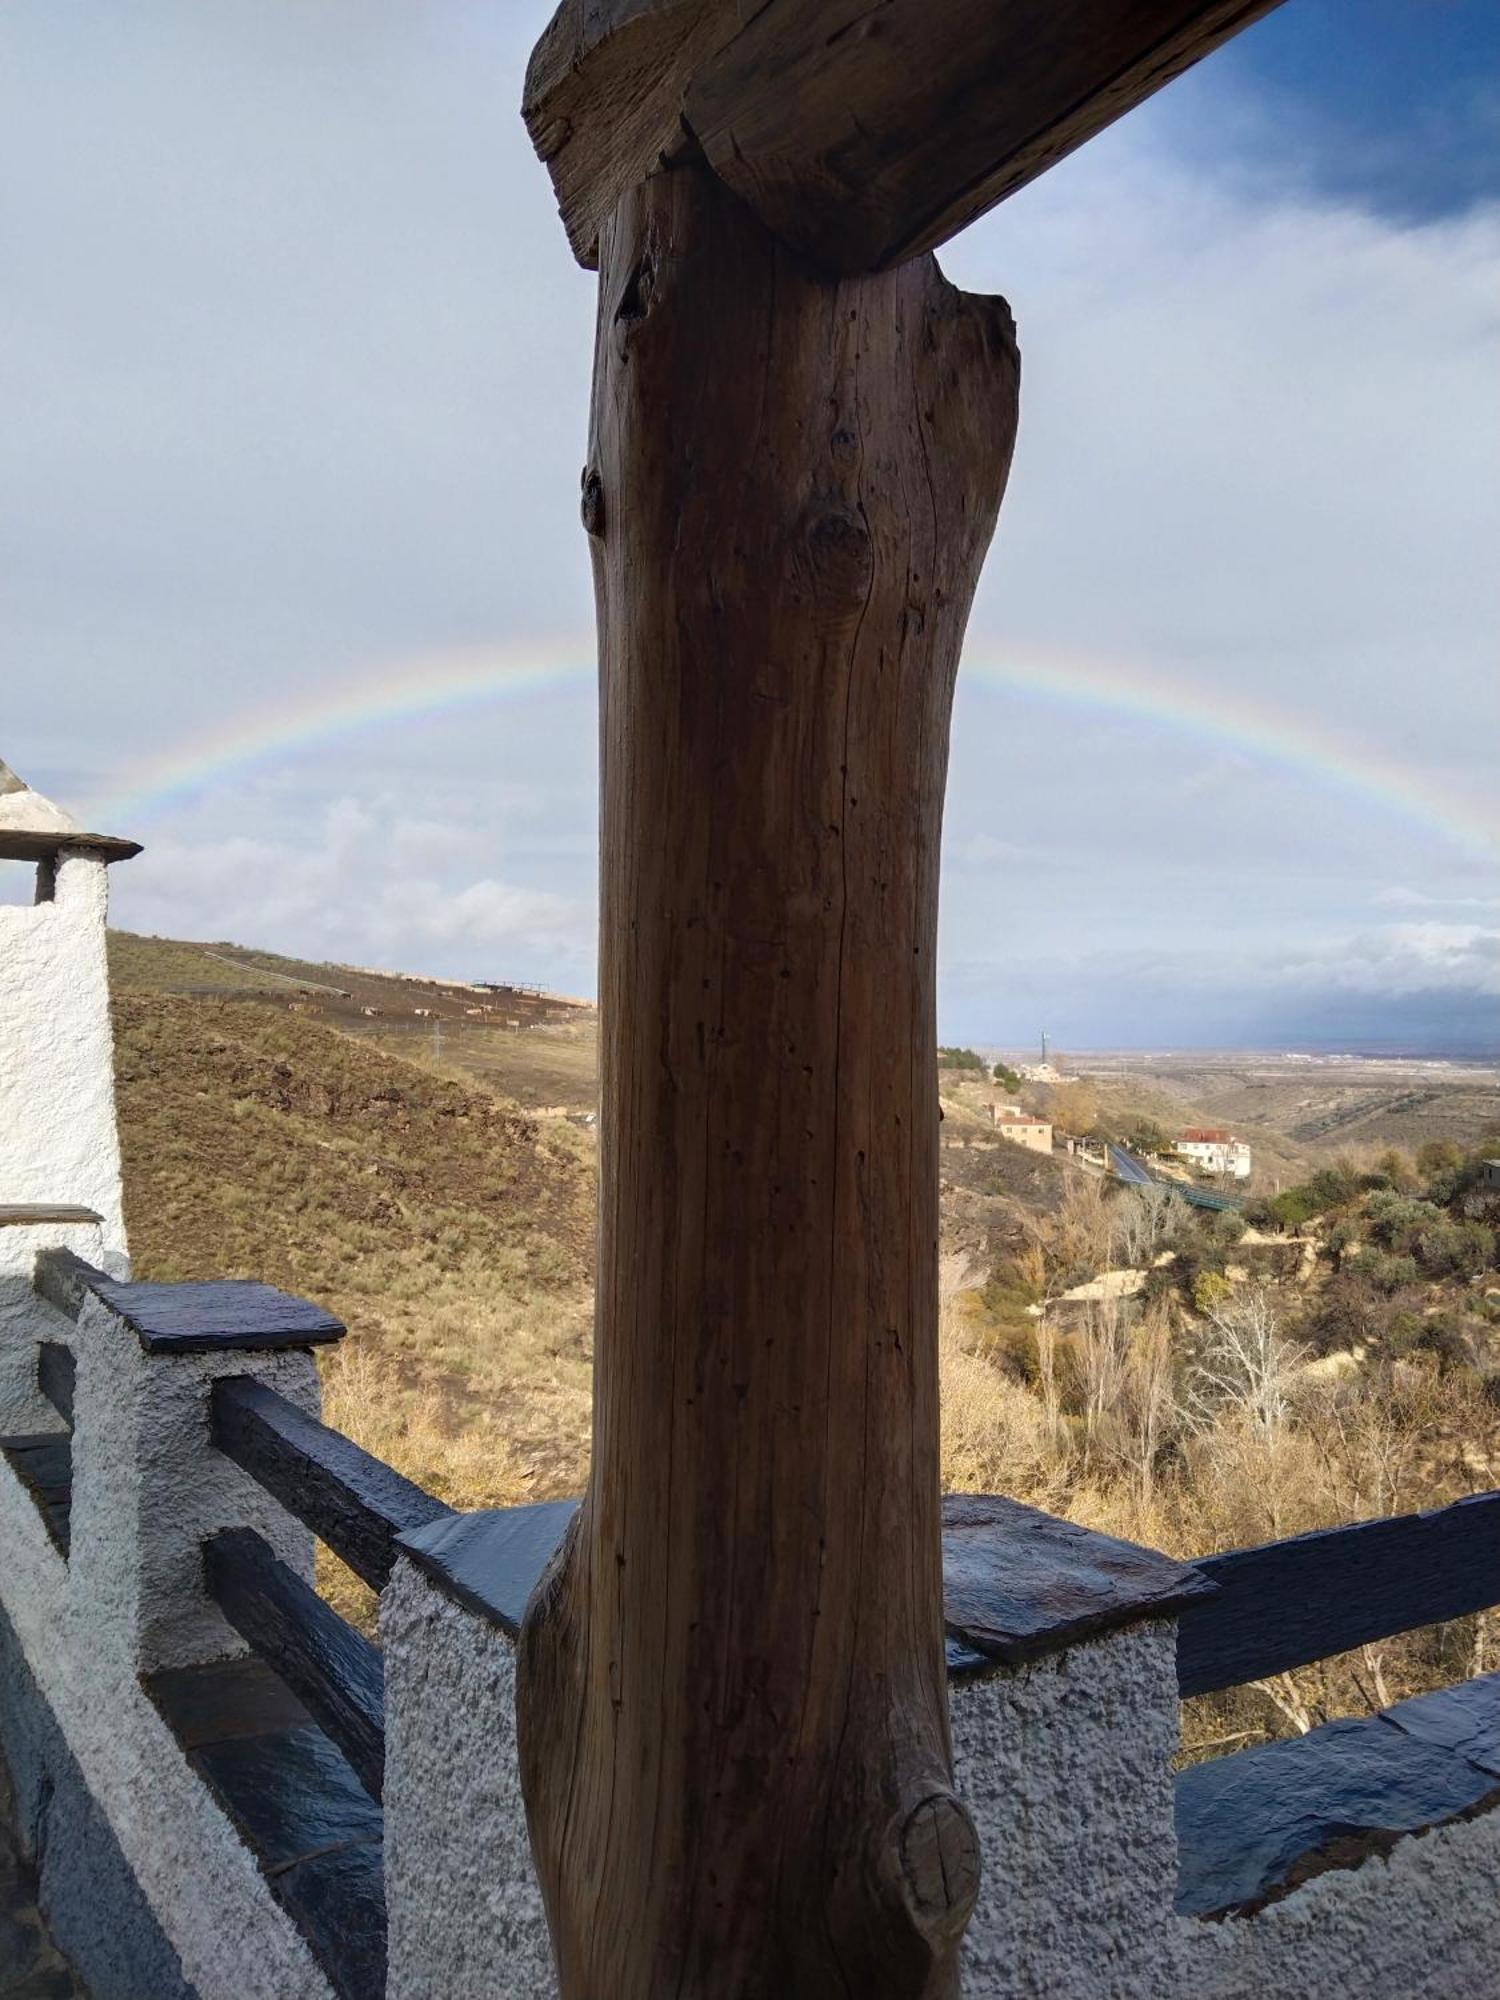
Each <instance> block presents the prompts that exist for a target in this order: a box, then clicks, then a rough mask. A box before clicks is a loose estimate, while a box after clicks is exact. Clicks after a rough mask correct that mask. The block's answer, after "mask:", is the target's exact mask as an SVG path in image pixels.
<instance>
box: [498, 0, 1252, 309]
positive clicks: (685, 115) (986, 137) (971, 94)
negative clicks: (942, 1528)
mask: <svg viewBox="0 0 1500 2000" xmlns="http://www.w3.org/2000/svg"><path fill="white" fill-rule="evenodd" d="M1278 4H1279V0H764V4H762V5H760V6H759V7H754V8H747V7H745V6H744V5H743V4H742V0H564V4H563V5H562V6H561V7H560V8H559V10H558V13H557V15H556V16H555V17H554V20H553V22H552V25H551V26H550V27H549V29H548V30H547V33H546V34H545V35H544V36H543V38H542V41H541V43H540V44H539V45H538V48H537V51H536V54H535V56H534V58H533V61H532V66H531V70H530V72H529V74H528V77H527V84H526V93H525V99H524V104H523V109H524V111H525V115H526V120H527V123H528V125H529V127H530V129H531V133H532V137H533V139H534V140H535V142H536V145H537V149H538V151H539V152H540V154H541V156H542V158H543V159H544V160H545V161H546V162H547V164H548V167H549V169H550V170H551V173H552V177H553V182H554V185H555V187H556V189H557V194H558V200H559V204H560V207H561V209H562V215H563V221H564V224H565V226H566V227H567V230H568V235H569V239H570V241H571V242H572V244H573V247H574V250H575V252H576V253H577V255H578V256H579V258H580V260H581V261H582V262H584V263H585V264H590V265H592V264H593V263H594V262H595V251H596V245H597V241H598V233H599V226H600V223H601V222H602V220H603V218H604V217H605V216H607V215H608V214H609V213H610V212H611V211H612V209H613V207H614V204H615V202H616V201H617V200H618V199H619V197H620V195H621V194H622V193H624V192H625V190H626V189H627V188H629V187H631V186H633V185H634V184H635V183H636V182H637V181H639V180H641V179H643V178H644V177H645V176H646V174H648V173H649V172H651V171H652V169H653V168H654V166H655V165H656V163H657V161H658V159H659V158H660V157H661V156H662V155H664V154H665V155H668V156H673V155H675V154H676V153H677V152H679V151H680V149H681V147H682V145H683V143H684V141H686V140H689V139H691V140H693V141H695V142H696V143H697V145H699V146H700V147H701V148H702V150H703V152H704V154H705V156H706V157H707V159H708V161H709V163H710V164H711V165H712V166H713V168H714V170H715V171H716V172H717V173H718V174H719V175H720V176H721V177H722V178H723V180H724V181H725V182H726V184H727V185H728V186H730V187H731V188H733V189H734V191H735V193H736V194H738V195H739V196H740V197H741V198H742V199H743V200H744V201H746V202H748V203H749V205H750V206H751V208H752V209H754V211H755V213H756V214H757V215H758V216H759V217H760V219H761V220H762V221H763V222H764V223H765V224H766V226H767V227H768V228H770V229H772V230H774V231H775V233H776V234H777V235H778V236H780V237H781V238H782V240H783V241H784V242H787V243H790V244H792V245H794V246H795V247H796V248H797V249H799V250H801V251H802V252H803V253H804V254H805V255H807V256H808V257H810V258H812V259H813V261H814V262H816V263H818V264H819V265H821V266H822V267H823V268H824V269H826V270H830V271H839V272H848V273H852V272H858V271H877V270H885V269H887V268H889V267H890V266H892V265H894V264H899V263H901V262H902V261H904V260H905V259H906V258H908V257H912V256H915V255H917V254H918V253H919V252H921V251H923V250H927V249H933V248H935V247H936V246H937V245H939V244H941V243H943V242H945V241H946V240H947V239H948V238H949V237H950V236H952V235H954V234H955V233H956V232H957V231H958V230H960V229H962V228H963V227H964V226H965V225H966V224H967V223H970V222H972V221H973V220H974V218H975V217H976V216H979V215H982V214H983V213H984V212H985V210H986V209H989V208H992V207H993V206H994V205H995V204H996V203H997V202H999V201H1003V200H1004V199H1005V197H1006V196H1007V195H1009V194H1013V193H1014V192H1015V191H1016V189H1017V188H1020V187H1024V186H1025V184H1026V183H1027V182H1028V181H1030V180H1034V179H1035V178H1036V176H1037V175H1038V174H1040V173H1043V172H1044V171H1045V170H1046V169H1047V168H1048V167H1050V166H1052V165H1054V164H1055V163H1056V162H1057V161H1058V160H1060V159H1062V158H1063V157H1064V156H1065V155H1066V154H1068V153H1070V152H1072V151H1073V150H1074V148H1075V147H1077V146H1079V145H1081V144H1082V143H1083V142H1084V140H1086V139H1089V138H1092V137H1093V135H1094V134H1095V133H1096V132H1099V131H1102V130H1103V129H1104V127H1105V126H1106V125H1109V124H1111V123H1113V121H1114V120H1115V119H1116V118H1119V117H1120V116H1122V115H1123V114H1124V113H1125V112H1127V111H1129V110H1131V109H1132V108H1133V107H1134V106H1135V105H1137V104H1139V103H1141V102H1142V100H1143V99H1145V98H1147V97H1149V96H1151V95H1152V93H1153V92H1155V91H1157V90H1159V89H1160V88H1161V87H1162V85H1163V84H1165V83H1167V82H1169V81H1170V80H1171V79H1172V78H1173V77H1174V76H1178V75H1180V74H1181V72H1182V71H1183V70H1185V69H1188V68H1190V67H1191V66H1192V65H1193V64H1194V63H1196V62H1198V61H1199V60H1201V58H1202V57H1204V56H1205V55H1207V54H1209V53H1210V51H1212V50H1213V49H1215V48H1217V47H1219V45H1220V44H1221V43H1223V42H1225V41H1227V40H1228V39H1229V38H1230V37H1231V36H1232V35H1235V34H1237V33H1238V32H1239V31H1240V30H1241V29H1243V28H1246V27H1248V26H1249V25H1250V24H1251V23H1252V22H1254V21H1257V20H1259V19H1260V18H1261V17H1262V16H1263V15H1265V14H1268V13H1269V12H1270V11H1271V9H1272V8H1273V7H1274V6H1276V5H1278Z"/></svg>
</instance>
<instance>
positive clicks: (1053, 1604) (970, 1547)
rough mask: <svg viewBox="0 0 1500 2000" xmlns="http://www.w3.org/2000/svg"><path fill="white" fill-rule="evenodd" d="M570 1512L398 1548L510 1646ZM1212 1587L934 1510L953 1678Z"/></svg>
mask: <svg viewBox="0 0 1500 2000" xmlns="http://www.w3.org/2000/svg"><path fill="white" fill-rule="evenodd" d="M577 1507H578V1502H577V1501H576V1500H550V1501H543V1502H541V1503H539V1504H537V1505H533V1506H530V1507H506V1508H495V1509H489V1510H486V1511H484V1512H480V1513H473V1514H455V1515H452V1516H451V1517H450V1518H448V1519H447V1520H442V1521H434V1522H433V1523H431V1525H430V1526H427V1527H422V1528H414V1529H412V1530H411V1531H410V1532H408V1533H406V1534H403V1535H398V1536H397V1538H396V1542H397V1546H398V1547H399V1548H400V1549H401V1550H402V1551H403V1552H404V1553H405V1554H406V1555H408V1556H410V1558H411V1559H412V1561H413V1562H414V1563H416V1565H417V1566H418V1568H419V1569H421V1570H422V1571H423V1573H424V1574H425V1575H426V1576H427V1577H428V1578H429V1579H430V1580H431V1581H432V1583H433V1584H435V1585H436V1586H437V1588H438V1589H439V1590H441V1591H442V1592H443V1593H444V1594H445V1595H446V1596H448V1597H451V1598H453V1599H454V1600H455V1601H456V1602H457V1603H459V1604H462V1605H464V1606H465V1607H466V1608H467V1609H468V1610H470V1611H473V1612H476V1613H477V1614H478V1615H479V1616H480V1617H482V1618H487V1619H489V1620H490V1621H491V1622H492V1623H493V1624H495V1625H498V1626H499V1627H500V1628H501V1630H502V1631H504V1632H507V1633H508V1634H509V1635H510V1636H511V1637H512V1638H514V1637H515V1636H516V1634H517V1633H518V1632H519V1630H520V1626H521V1619H522V1616H523V1614H524V1612H525V1609H526V1602H527V1599H528V1598H529V1597H530V1595H531V1593H532V1590H533V1589H534V1588H535V1586H536V1582H537V1579H538V1578H539V1577H540V1576H541V1574H542V1571H543V1570H544V1569H545V1568H546V1566H547V1564H548V1563H549V1562H550V1561H551V1559H552V1556H553V1554H554V1552H555V1551H556V1549H557V1547H558V1544H559V1543H560V1542H561V1540H562V1538H563V1534H564V1532H565V1531H566V1529H567V1526H568V1523H569V1522H570V1521H571V1520H572V1518H573V1515H574V1513H575V1512H576V1511H577ZM1214 1588H1215V1586H1214V1585H1213V1584H1212V1583H1210V1582H1209V1581H1208V1580H1207V1578H1205V1577H1203V1576H1202V1575H1200V1574H1199V1572H1198V1571H1197V1570H1195V1569H1193V1568H1192V1567H1191V1566H1190V1565H1189V1564H1187V1563H1179V1562H1174V1561H1173V1560H1172V1559H1171V1557H1169V1556H1164V1555H1159V1554H1158V1553H1157V1552H1156V1550H1154V1549H1145V1548H1140V1547H1138V1546H1137V1545H1136V1544H1135V1543H1133V1542H1122V1541H1117V1540H1116V1539H1115V1537H1114V1536H1112V1535H1100V1534H1096V1533H1094V1532H1093V1531H1092V1530H1091V1529H1088V1528H1080V1527H1078V1526H1076V1525H1075V1524H1074V1523H1073V1522H1071V1521H1060V1520H1057V1519H1056V1518H1055V1517H1054V1516H1052V1515H1050V1514H1043V1513H1040V1512H1039V1511H1038V1510H1037V1509H1036V1508H1034V1507H1025V1506H1022V1505H1021V1503H1020V1502H1019V1501H1015V1500H1004V1499H999V1498H995V1497H993V1496H990V1495H978V1494H954V1495H951V1496H950V1497H949V1498H948V1499H946V1500H945V1501H944V1502H943V1597H944V1621H945V1625H946V1629H947V1635H948V1643H947V1654H948V1666H949V1671H950V1672H951V1673H952V1674H954V1675H956V1676H959V1677H962V1678H968V1677H970V1676H973V1675H976V1674H981V1673H985V1672H989V1671H993V1670H994V1669H996V1668H998V1667H1003V1666H1017V1665H1022V1664H1024V1663H1025V1662H1026V1661H1028V1660H1035V1659H1039V1658H1041V1657H1043V1656H1044V1655H1045V1654H1048V1653H1055V1652H1059V1651H1061V1650H1062V1648H1063V1647H1065V1646H1070V1645H1074V1644H1076V1643H1077V1642H1078V1641H1079V1640H1081V1639H1090V1638H1096V1637H1098V1636H1099V1635H1100V1634H1101V1633H1104V1632H1109V1631H1114V1630H1117V1629H1118V1628H1120V1627H1121V1626H1125V1625H1129V1624H1133V1623H1136V1622H1139V1621H1141V1620H1143V1619H1149V1618H1168V1617H1171V1616H1173V1615H1174V1614H1175V1613H1176V1611H1177V1610H1178V1609H1179V1608H1180V1607H1181V1606H1182V1605H1184V1604H1189V1603H1192V1602H1194V1601H1196V1600H1197V1599H1198V1598H1200V1597H1205V1596H1208V1595H1211V1594H1212V1592H1213V1590H1214Z"/></svg>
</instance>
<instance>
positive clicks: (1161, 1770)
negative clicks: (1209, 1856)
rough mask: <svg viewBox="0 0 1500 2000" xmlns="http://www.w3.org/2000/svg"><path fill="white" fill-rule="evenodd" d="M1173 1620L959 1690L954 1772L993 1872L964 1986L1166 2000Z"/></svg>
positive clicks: (1033, 1995) (984, 1887) (998, 1999)
mask: <svg viewBox="0 0 1500 2000" xmlns="http://www.w3.org/2000/svg"><path fill="white" fill-rule="evenodd" d="M1176 1633H1177V1628H1176V1625H1175V1624H1174V1623H1171V1622H1164V1621H1156V1622H1153V1623H1151V1624H1145V1625H1137V1626H1134V1627H1132V1628H1130V1629H1128V1630H1126V1631H1123V1632H1117V1633H1111V1634H1110V1635H1108V1636H1107V1637H1105V1638H1102V1639H1097V1640H1093V1641H1091V1642H1089V1643H1088V1644H1085V1645H1080V1646H1073V1647H1070V1648H1069V1649H1068V1650H1067V1651H1065V1652H1062V1653H1058V1654H1055V1655H1053V1656H1052V1657H1051V1658H1049V1659H1045V1660H1040V1661H1038V1662H1036V1663H1035V1664H1034V1665H1032V1666H1027V1667H1017V1668H1013V1669H1008V1670H1005V1671H1002V1672H1000V1673H997V1674H992V1675H989V1676H987V1677H986V1678H985V1679H983V1680H979V1681H968V1682H961V1683H959V1684H957V1685H956V1686H955V1687H954V1688H953V1690H952V1696H951V1700H950V1709H951V1713H952V1718H953V1762H954V1779H955V1782H956V1785H957V1788H958V1792H959V1796H960V1797H961V1798H962V1799H963V1801H964V1803H965V1804H966V1805H967V1806H968V1808H969V1811H970V1812H971V1813H972V1814H973V1816H974V1822H975V1825H976V1826H977V1827H978V1829H979V1838H980V1844H981V1851H982V1854H983V1864H984V1874H983V1880H982V1883H981V1886H980V1892H979V1902H978V1906H977V1908H976V1909H975V1913H974V1917H973V1920H972V1922H971V1923H970V1925H969V1930H968V1934H967V1937H966V1938H965V1941H964V1959H963V1963H964V1989H963V1990H964V1994H965V2000H1164V1997H1165V1996H1166V1995H1167V1994H1169V1993H1170V1992H1172V1991H1173V1990H1174V1988H1173V1985H1172V1981H1173V1978H1174V1976H1175V1975H1174V1971H1173V1962H1174V1958H1175V1952H1176V1944H1177V1927H1176V1924H1175V1920H1174V1919H1173V1916H1172V1897H1173V1891H1174V1889H1175V1878H1176V1870H1177V1846H1176V1838H1175V1835H1174V1832H1173V1816H1172V1772H1171V1762H1172V1757H1173V1755H1174V1753H1175V1751H1176V1748H1177V1733H1178V1731H1177V1717H1178V1702H1177V1657H1176Z"/></svg>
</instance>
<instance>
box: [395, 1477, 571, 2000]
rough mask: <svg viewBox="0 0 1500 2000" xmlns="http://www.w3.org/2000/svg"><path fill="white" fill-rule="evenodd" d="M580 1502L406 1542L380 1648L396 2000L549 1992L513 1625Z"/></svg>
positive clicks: (439, 1529) (456, 1524)
mask: <svg viewBox="0 0 1500 2000" xmlns="http://www.w3.org/2000/svg"><path fill="white" fill-rule="evenodd" d="M572 1513H573V1503H572V1502H571V1501H568V1502H555V1503H550V1504H546V1505H543V1506H537V1507H517V1508H512V1509H508V1510H506V1511H505V1512H500V1513H482V1514H466V1515H459V1516H456V1517H454V1518H453V1519H450V1520H446V1521H439V1522H436V1523H435V1524H434V1525H433V1526H431V1527H429V1528H421V1529H417V1530H415V1531H414V1532H412V1533H411V1534H408V1535H403V1536H402V1537H401V1545H402V1548H403V1549H404V1550H405V1554H404V1555H403V1556H402V1557H401V1559H400V1560H399V1561H398V1562H397V1564H396V1568H395V1571H394V1573H393V1574H392V1577H391V1580H390V1582H389V1584H388V1585H387V1586H386V1589H385V1591H384V1593H383V1594H382V1596H381V1600H380V1636H381V1642H382V1645H383V1647H384V1652H385V1728H386V1736H385V1883H386V1908H387V1913H388V1924H389V1972H388V1978H387V1986H386V1996H387V2000H446V1996H448V1995H457V1994H461V1993H462V1994H470V1993H473V1994H480V1993H483V1994H486V1995H491V1996H493V2000H553V1996H555V1995H556V1993H557V1981H556V1975H555V1972H554V1969H553V1960H552V1946H551V1941H550V1938H549V1936H548V1932H547V1919H546V1914H545V1912H544V1910H543V1908H542V1897H541V1890H540V1887H539V1886H538V1883H537V1878H536V1872H535V1869H534V1868H533V1865H532V1859H531V1846H530V1841H529V1838H528V1834H527V1826H526V1809H525V1805H524V1802H523V1800H522V1797H521V1776H520V1770H519V1767H518V1764H517V1758H516V1710H515V1696H516V1634H517V1632H518V1630H519V1628H520V1621H521V1615H522V1613H523V1611H524V1610H525V1607H526V1600H527V1598H528V1596H529V1595H530V1593H531V1589H532V1586H533V1585H534V1584H535V1582H536V1580H537V1577H538V1576H539V1575H540V1574H541V1572H542V1570H543V1569H544V1568H545V1566H546V1564H547V1562H548V1560H549V1559H550V1557H551V1555H552V1553H553V1551H554V1549H555V1548H556V1546H557V1544H558V1542H559V1541H560V1540H561V1537H562V1533H563V1529H564V1528H565V1527H566V1525H567V1522H568V1520H569V1518H570V1517H571V1515H572Z"/></svg>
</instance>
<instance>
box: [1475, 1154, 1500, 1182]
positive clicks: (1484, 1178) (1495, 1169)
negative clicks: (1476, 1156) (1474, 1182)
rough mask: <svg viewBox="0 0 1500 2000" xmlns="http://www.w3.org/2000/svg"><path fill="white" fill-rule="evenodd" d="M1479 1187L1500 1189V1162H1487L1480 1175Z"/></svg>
mask: <svg viewBox="0 0 1500 2000" xmlns="http://www.w3.org/2000/svg"><path fill="white" fill-rule="evenodd" d="M1479 1185H1480V1186H1481V1187H1487V1188H1500V1160H1486V1161H1485V1163H1484V1166H1483V1168H1482V1169H1481V1172H1480V1175H1479Z"/></svg>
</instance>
